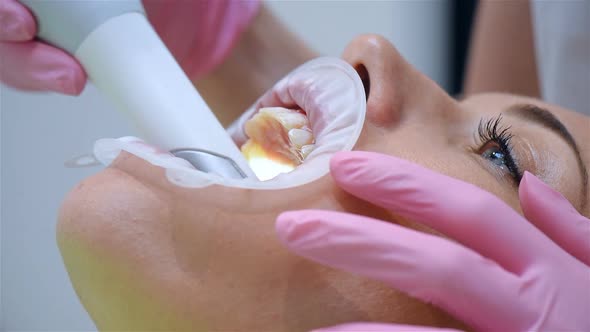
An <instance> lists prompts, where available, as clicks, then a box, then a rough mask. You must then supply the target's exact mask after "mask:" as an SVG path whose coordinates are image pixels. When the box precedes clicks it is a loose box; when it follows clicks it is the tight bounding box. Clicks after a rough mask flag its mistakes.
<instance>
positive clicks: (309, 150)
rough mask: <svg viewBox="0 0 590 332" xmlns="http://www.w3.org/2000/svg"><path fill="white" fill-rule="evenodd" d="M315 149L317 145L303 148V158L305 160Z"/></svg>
mask: <svg viewBox="0 0 590 332" xmlns="http://www.w3.org/2000/svg"><path fill="white" fill-rule="evenodd" d="M313 149H315V144H308V145H304V146H302V147H301V157H302V158H303V159H305V158H307V156H308V155H309V154H310V153H311V151H313Z"/></svg>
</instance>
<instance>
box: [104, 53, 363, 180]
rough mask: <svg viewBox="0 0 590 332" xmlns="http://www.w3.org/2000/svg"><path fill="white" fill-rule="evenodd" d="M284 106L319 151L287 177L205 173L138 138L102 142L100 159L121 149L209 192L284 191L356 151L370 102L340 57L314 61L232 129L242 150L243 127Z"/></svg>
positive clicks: (323, 172) (107, 159) (172, 177)
mask: <svg viewBox="0 0 590 332" xmlns="http://www.w3.org/2000/svg"><path fill="white" fill-rule="evenodd" d="M273 106H280V107H286V108H299V109H302V110H304V111H305V112H306V114H307V117H308V119H309V123H310V126H311V129H312V131H313V134H314V136H315V149H314V150H313V151H312V152H311V153H310V154H309V155H308V156H307V158H306V159H305V161H304V162H303V163H302V164H301V165H299V166H297V168H295V169H294V170H293V171H291V172H290V173H287V174H281V175H279V176H277V177H275V178H273V179H271V180H268V181H264V182H260V181H258V180H256V179H254V178H247V179H229V178H223V177H220V176H215V175H212V174H205V173H202V172H199V171H196V170H194V169H191V168H190V167H187V165H186V163H183V161H181V160H180V159H178V158H174V157H172V156H170V155H166V154H161V153H160V154H158V153H154V152H150V151H146V150H145V149H143V148H142V147H141V145H142V144H141V142H140V143H139V144H138V143H137V141H133V139H129V138H123V139H103V140H100V141H98V142H97V143H96V144H95V148H94V154H95V157H96V158H97V159H98V160H100V161H101V162H102V163H104V164H106V165H108V164H109V163H110V162H112V161H113V160H114V159H115V158H116V157H117V155H118V154H119V153H120V152H121V150H125V151H127V152H129V153H132V154H134V155H136V156H138V157H140V158H143V159H145V160H146V161H148V162H150V163H152V164H154V165H156V166H160V167H163V168H166V175H167V177H168V179H169V180H170V181H171V182H172V183H174V184H177V185H179V186H183V187H193V188H199V187H206V186H209V185H212V184H219V185H223V186H228V187H240V188H251V189H280V188H289V187H295V186H299V185H302V184H305V183H309V182H311V181H314V180H317V179H318V178H320V177H322V176H324V175H326V174H327V173H328V172H329V160H330V157H331V156H332V155H333V154H334V153H336V152H338V151H348V150H352V148H353V147H354V145H355V144H356V142H357V140H358V138H359V136H360V134H361V131H362V128H363V125H364V121H365V113H366V108H367V106H366V97H365V90H364V87H363V84H362V81H361V79H360V77H359V75H358V74H357V72H356V71H355V70H354V69H353V68H352V67H351V66H350V65H349V64H348V63H346V62H344V61H342V60H340V59H337V58H318V59H315V60H312V61H309V62H307V63H305V64H303V65H302V66H300V67H299V68H297V69H295V70H294V71H293V72H292V73H290V74H289V75H287V76H286V77H285V78H283V79H282V80H281V81H279V82H278V83H277V84H276V85H275V86H274V87H273V88H272V89H271V90H270V91H268V92H267V93H265V94H264V95H263V96H262V97H261V98H260V99H259V100H258V102H256V104H255V105H254V106H253V107H252V108H250V109H249V110H248V111H247V112H246V113H244V114H243V115H242V116H241V117H240V119H238V120H237V121H236V122H235V123H234V124H232V126H231V127H230V128H229V129H228V131H229V133H230V134H231V136H232V137H233V139H234V141H236V142H237V143H238V144H239V145H241V144H243V143H244V142H245V141H246V140H247V139H248V137H246V135H245V133H244V124H245V123H246V121H248V120H249V119H250V118H251V117H252V116H254V115H255V114H256V112H258V110H259V109H260V108H264V107H273Z"/></svg>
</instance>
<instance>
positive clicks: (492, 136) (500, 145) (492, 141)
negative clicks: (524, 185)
mask: <svg viewBox="0 0 590 332" xmlns="http://www.w3.org/2000/svg"><path fill="white" fill-rule="evenodd" d="M501 120H502V117H501V116H498V117H497V118H495V119H490V120H488V121H483V120H482V121H481V122H480V124H479V128H478V134H479V138H480V142H481V145H480V146H481V147H480V148H479V149H477V151H478V152H479V153H480V155H481V156H482V157H483V158H484V159H486V160H489V161H490V162H491V163H493V164H494V165H496V166H498V167H500V168H501V169H502V170H506V171H508V172H509V173H510V175H511V176H512V177H513V178H514V180H515V181H516V183H520V179H521V178H522V172H521V171H520V169H519V167H518V165H517V163H516V162H515V159H514V157H513V154H512V145H511V139H512V134H511V133H510V127H505V128H503V127H502V126H501Z"/></svg>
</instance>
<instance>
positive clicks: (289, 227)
mask: <svg viewBox="0 0 590 332" xmlns="http://www.w3.org/2000/svg"><path fill="white" fill-rule="evenodd" d="M300 215H301V212H298V211H288V212H283V213H281V214H280V215H279V216H278V217H277V220H276V223H275V230H276V233H277V235H278V237H279V239H280V240H281V242H283V243H284V244H285V245H287V246H289V244H290V243H293V242H295V241H296V240H297V238H298V236H299V235H300V234H299V233H298V232H297V226H298V219H299V218H298V217H299V216H300Z"/></svg>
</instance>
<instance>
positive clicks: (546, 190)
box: [518, 171, 565, 201]
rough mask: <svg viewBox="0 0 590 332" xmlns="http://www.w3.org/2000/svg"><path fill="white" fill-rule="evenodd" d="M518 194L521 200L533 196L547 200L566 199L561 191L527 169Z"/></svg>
mask: <svg viewBox="0 0 590 332" xmlns="http://www.w3.org/2000/svg"><path fill="white" fill-rule="evenodd" d="M518 195H519V198H520V200H521V201H528V200H529V199H530V198H532V197H535V198H540V199H543V200H547V201H553V200H565V197H563V195H562V194H561V193H560V192H558V191H556V190H554V189H553V188H551V187H550V186H549V185H547V184H546V183H545V182H543V181H541V180H540V179H539V178H537V177H536V176H535V175H533V174H532V173H530V172H528V171H525V172H524V175H523V176H522V180H521V181H520V185H519V188H518Z"/></svg>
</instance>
